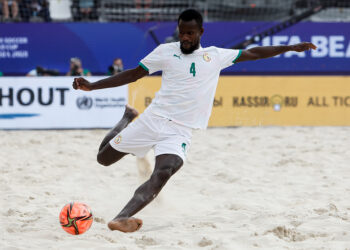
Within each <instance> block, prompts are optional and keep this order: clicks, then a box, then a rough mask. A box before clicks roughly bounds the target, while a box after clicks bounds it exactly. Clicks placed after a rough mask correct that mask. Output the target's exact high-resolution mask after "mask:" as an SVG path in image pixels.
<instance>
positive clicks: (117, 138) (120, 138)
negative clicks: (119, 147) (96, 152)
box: [114, 135, 122, 144]
mask: <svg viewBox="0 0 350 250" xmlns="http://www.w3.org/2000/svg"><path fill="white" fill-rule="evenodd" d="M121 141H122V136H121V135H118V136H117V137H116V138H115V139H114V143H115V144H119V143H120V142H121Z"/></svg>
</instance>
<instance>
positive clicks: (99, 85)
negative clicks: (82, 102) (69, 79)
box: [73, 66, 148, 91]
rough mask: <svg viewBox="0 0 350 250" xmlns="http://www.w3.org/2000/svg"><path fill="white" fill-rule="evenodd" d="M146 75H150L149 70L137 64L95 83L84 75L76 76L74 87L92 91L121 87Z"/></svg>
mask: <svg viewBox="0 0 350 250" xmlns="http://www.w3.org/2000/svg"><path fill="white" fill-rule="evenodd" d="M146 75H148V71H147V70H145V69H143V68H142V67H141V66H137V67H136V68H134V69H129V70H126V71H123V72H121V73H119V74H117V75H114V76H111V77H108V78H105V79H102V80H99V81H97V82H94V83H90V82H89V81H87V80H86V79H84V78H82V77H79V78H74V81H73V88H74V89H81V90H85V91H90V90H95V89H105V88H113V87H119V86H122V85H125V84H128V83H131V82H135V81H137V80H138V79H140V78H142V77H144V76H146Z"/></svg>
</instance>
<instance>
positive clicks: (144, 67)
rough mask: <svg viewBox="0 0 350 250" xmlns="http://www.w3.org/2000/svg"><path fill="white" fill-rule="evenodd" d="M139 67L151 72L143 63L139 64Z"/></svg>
mask: <svg viewBox="0 0 350 250" xmlns="http://www.w3.org/2000/svg"><path fill="white" fill-rule="evenodd" d="M139 65H140V66H141V67H142V68H143V69H144V70H147V71H149V69H148V68H147V67H146V66H145V65H144V64H143V63H142V62H139Z"/></svg>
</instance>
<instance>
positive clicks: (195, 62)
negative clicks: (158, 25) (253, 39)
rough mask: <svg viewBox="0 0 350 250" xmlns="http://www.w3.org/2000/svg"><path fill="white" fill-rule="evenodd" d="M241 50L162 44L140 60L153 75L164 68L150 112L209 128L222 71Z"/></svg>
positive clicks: (177, 43) (192, 125)
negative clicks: (186, 50) (187, 51)
mask: <svg viewBox="0 0 350 250" xmlns="http://www.w3.org/2000/svg"><path fill="white" fill-rule="evenodd" d="M240 54H241V50H233V49H222V48H217V47H214V46H212V47H208V48H202V47H200V48H199V49H197V50H195V51H194V52H193V53H191V54H187V55H186V54H183V53H182V52H181V49H180V42H174V43H167V44H161V45H159V46H158V47H157V48H155V49H154V50H153V51H152V52H151V53H150V54H148V55H147V56H146V57H145V58H144V59H142V60H141V62H140V63H139V65H140V66H142V67H143V68H144V69H146V70H147V71H148V72H149V74H152V73H154V72H157V71H162V85H161V88H160V90H159V91H158V92H157V93H156V96H155V98H154V99H153V101H152V103H151V104H150V106H149V107H148V108H147V110H148V111H150V112H152V113H153V114H156V115H158V116H162V117H165V118H168V119H170V120H172V121H174V122H176V123H179V124H181V125H184V126H187V127H190V128H201V129H205V128H206V127H207V126H208V121H209V117H210V114H211V110H212V107H213V102H214V96H215V91H216V86H217V83H218V80H219V75H220V71H221V70H222V69H224V68H226V67H228V66H231V65H232V64H234V62H235V60H237V59H238V57H239V56H240Z"/></svg>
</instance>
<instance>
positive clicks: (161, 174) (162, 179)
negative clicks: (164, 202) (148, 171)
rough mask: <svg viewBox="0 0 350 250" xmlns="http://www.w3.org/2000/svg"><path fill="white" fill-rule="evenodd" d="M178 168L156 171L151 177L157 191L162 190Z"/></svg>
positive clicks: (165, 168) (163, 167) (162, 168)
mask: <svg viewBox="0 0 350 250" xmlns="http://www.w3.org/2000/svg"><path fill="white" fill-rule="evenodd" d="M177 169H178V168H176V167H174V166H168V165H166V166H162V167H160V168H158V169H156V170H155V171H154V172H153V174H152V175H151V183H152V184H153V186H154V187H155V188H157V189H161V188H162V187H163V186H164V185H165V184H166V183H167V181H168V180H169V179H170V177H171V176H172V175H173V174H174V173H175V172H176V171H177Z"/></svg>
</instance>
